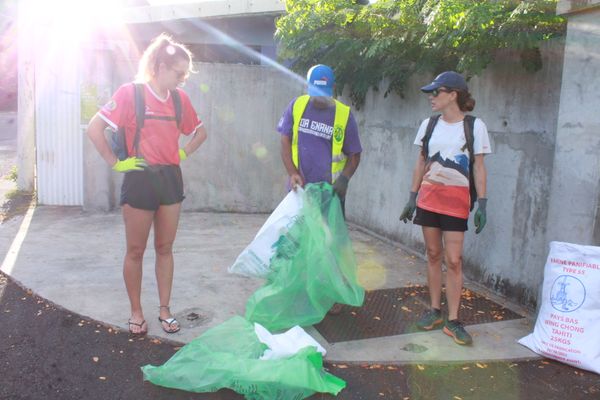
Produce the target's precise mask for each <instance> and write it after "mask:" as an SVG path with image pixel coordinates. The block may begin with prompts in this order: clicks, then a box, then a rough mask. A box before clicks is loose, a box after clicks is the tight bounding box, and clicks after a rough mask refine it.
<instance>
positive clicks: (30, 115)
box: [17, 0, 37, 191]
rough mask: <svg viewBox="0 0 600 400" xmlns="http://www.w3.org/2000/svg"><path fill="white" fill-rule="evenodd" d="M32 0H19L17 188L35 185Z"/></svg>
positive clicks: (32, 188)
mask: <svg viewBox="0 0 600 400" xmlns="http://www.w3.org/2000/svg"><path fill="white" fill-rule="evenodd" d="M32 3H34V2H33V1H31V0H23V1H19V8H18V12H19V21H18V35H19V39H18V46H19V50H18V55H19V56H18V58H19V60H18V64H17V65H18V78H17V79H18V88H19V89H18V90H19V92H18V100H17V107H18V115H17V132H18V133H17V172H18V179H17V188H18V189H19V190H25V191H32V190H34V188H35V83H34V71H35V56H36V54H35V48H36V46H35V44H36V40H35V34H36V31H37V29H36V27H35V24H34V23H33V19H32V18H31V11H32V10H33V9H34V8H33V4H32Z"/></svg>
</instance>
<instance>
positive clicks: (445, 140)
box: [414, 117, 492, 219]
mask: <svg viewBox="0 0 600 400" xmlns="http://www.w3.org/2000/svg"><path fill="white" fill-rule="evenodd" d="M428 124H429V118H427V119H425V120H424V121H423V122H422V123H421V126H420V127H419V130H418V132H417V137H416V138H415V142H414V144H415V145H417V146H422V145H423V136H425V131H426V130H427V125H428ZM473 138H474V142H473V151H474V153H475V154H489V153H491V152H492V149H491V146H490V138H489V135H488V131H487V127H486V126H485V124H484V123H483V121H482V120H480V119H479V118H476V119H475V124H474V127H473ZM466 143H467V141H466V139H465V131H464V127H463V121H459V122H455V123H448V122H446V121H444V120H443V119H442V118H441V117H440V119H439V120H438V122H437V124H436V125H435V128H434V130H433V134H432V135H431V139H430V140H429V154H428V155H427V160H426V162H425V175H424V176H423V181H422V182H421V188H420V189H419V198H418V202H417V205H418V206H419V207H420V208H422V209H424V210H428V211H432V212H435V213H438V214H444V215H449V216H452V217H458V218H465V219H466V218H468V217H469V208H470V204H471V203H470V195H469V151H468V149H467V146H466Z"/></svg>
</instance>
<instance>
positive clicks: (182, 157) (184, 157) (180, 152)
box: [179, 149, 187, 161]
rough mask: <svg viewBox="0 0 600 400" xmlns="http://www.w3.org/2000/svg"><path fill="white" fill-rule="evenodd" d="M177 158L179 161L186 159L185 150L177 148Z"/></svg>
mask: <svg viewBox="0 0 600 400" xmlns="http://www.w3.org/2000/svg"><path fill="white" fill-rule="evenodd" d="M179 159H180V160H181V161H185V160H187V154H185V150H183V149H179Z"/></svg>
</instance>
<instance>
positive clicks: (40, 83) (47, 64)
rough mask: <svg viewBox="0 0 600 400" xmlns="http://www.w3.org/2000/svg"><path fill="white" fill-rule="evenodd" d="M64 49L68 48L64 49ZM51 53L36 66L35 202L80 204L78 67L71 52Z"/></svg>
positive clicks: (80, 155) (80, 135) (81, 179)
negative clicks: (36, 194) (36, 197)
mask: <svg viewBox="0 0 600 400" xmlns="http://www.w3.org/2000/svg"><path fill="white" fill-rule="evenodd" d="M67 47H68V46H67ZM61 50H62V51H61V52H56V53H55V54H60V59H58V57H57V56H53V55H52V54H51V52H48V53H49V55H48V56H47V57H46V58H45V59H44V60H40V61H41V62H39V63H36V70H35V103H36V121H35V125H36V159H37V171H36V172H37V185H38V186H37V191H38V202H39V203H40V204H47V205H68V206H72V205H82V204H83V165H82V159H83V156H82V133H81V126H80V107H81V106H80V93H79V92H80V86H79V63H78V60H77V57H76V54H75V51H72V53H71V54H68V53H70V52H69V51H66V52H64V50H65V49H61Z"/></svg>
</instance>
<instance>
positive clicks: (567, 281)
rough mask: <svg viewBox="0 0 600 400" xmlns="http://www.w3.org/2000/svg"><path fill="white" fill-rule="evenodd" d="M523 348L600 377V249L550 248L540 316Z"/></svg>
mask: <svg viewBox="0 0 600 400" xmlns="http://www.w3.org/2000/svg"><path fill="white" fill-rule="evenodd" d="M519 343H521V344H522V345H524V346H526V347H529V348H530V349H531V350H533V351H534V352H536V353H538V354H540V355H543V356H545V357H548V358H552V359H554V360H557V361H561V362H563V363H565V364H569V365H572V366H574V367H578V368H582V369H586V370H589V371H593V372H596V373H599V374H600V247H595V246H581V245H577V244H571V243H563V242H551V243H550V253H549V254H548V259H547V260H546V267H545V269H544V287H543V290H542V305H541V308H540V312H539V314H538V317H537V321H536V323H535V328H534V330H533V333H532V334H530V335H527V336H525V337H524V338H522V339H521V340H519Z"/></svg>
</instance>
